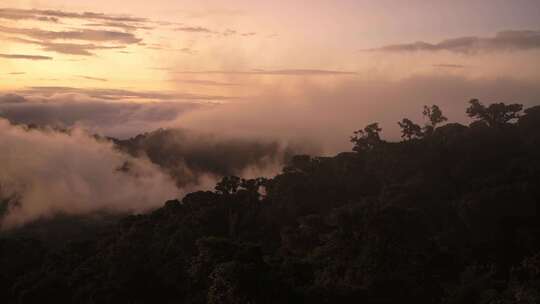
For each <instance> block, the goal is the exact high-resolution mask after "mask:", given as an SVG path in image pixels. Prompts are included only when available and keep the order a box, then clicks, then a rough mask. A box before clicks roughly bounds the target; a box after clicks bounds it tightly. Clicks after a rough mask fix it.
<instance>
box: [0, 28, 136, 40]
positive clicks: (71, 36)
mask: <svg viewBox="0 0 540 304" xmlns="http://www.w3.org/2000/svg"><path fill="white" fill-rule="evenodd" d="M0 32H2V33H5V34H13V35H22V36H26V37H30V38H34V39H38V40H60V39H61V40H82V41H93V42H114V43H120V44H133V43H138V42H141V39H139V38H137V37H135V36H134V35H133V34H132V33H126V32H119V31H109V30H92V29H82V30H70V31H46V30H41V29H37V28H14V27H7V26H0Z"/></svg>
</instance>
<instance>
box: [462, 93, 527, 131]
mask: <svg viewBox="0 0 540 304" xmlns="http://www.w3.org/2000/svg"><path fill="white" fill-rule="evenodd" d="M469 103H470V106H469V107H468V108H467V115H469V117H471V118H475V119H477V120H479V121H482V122H484V123H486V124H487V125H488V126H490V127H501V126H504V125H506V124H508V123H509V122H511V121H512V120H515V119H518V118H519V117H520V112H521V110H522V109H523V105H521V104H516V103H514V104H508V105H507V104H505V103H502V102H500V103H493V104H490V105H489V106H487V107H486V106H485V105H483V104H482V103H481V102H480V101H479V100H478V99H472V100H471V101H469Z"/></svg>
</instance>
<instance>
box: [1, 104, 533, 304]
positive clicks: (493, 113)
mask: <svg viewBox="0 0 540 304" xmlns="http://www.w3.org/2000/svg"><path fill="white" fill-rule="evenodd" d="M466 111H467V114H468V115H469V116H470V117H471V118H472V119H473V120H474V121H473V122H472V123H471V124H470V125H469V126H465V125H461V124H457V123H446V122H445V121H446V118H445V117H444V115H443V113H442V111H441V109H439V107H437V106H429V107H428V106H426V107H425V108H424V115H425V117H426V118H427V121H428V123H427V124H425V125H423V126H421V125H419V124H416V123H414V122H413V121H411V120H409V119H403V120H402V121H401V122H400V123H399V124H400V126H401V128H402V130H403V140H402V141H401V142H387V141H385V140H383V139H382V138H381V136H380V132H381V129H380V128H379V126H378V125H377V124H376V123H374V124H370V125H368V126H366V127H365V128H364V129H362V130H359V131H357V132H355V133H354V135H353V137H352V138H351V142H352V144H353V152H344V153H341V154H338V155H336V156H334V157H313V156H307V155H298V156H294V157H292V158H291V160H290V161H289V163H288V165H287V166H285V167H284V168H283V170H282V173H280V174H278V175H277V176H275V177H273V178H269V179H267V178H258V179H249V180H245V179H242V178H239V177H235V176H226V177H224V178H223V179H222V180H221V182H219V183H218V184H217V185H216V187H215V191H206V192H195V193H191V194H188V195H186V196H185V197H184V198H182V199H181V200H170V201H168V202H166V203H165V205H164V206H163V207H162V208H159V209H157V210H155V211H153V212H151V213H149V214H142V215H133V216H128V217H125V218H123V219H121V220H120V221H119V222H118V223H117V224H114V225H112V226H111V227H110V229H105V230H104V229H100V230H99V233H98V232H96V234H95V236H93V237H90V238H86V239H85V240H84V241H71V242H69V243H66V244H65V246H63V247H61V248H60V249H57V247H55V248H54V249H50V248H49V247H48V246H47V244H44V243H43V241H38V240H32V239H28V238H20V237H13V236H5V237H2V238H0V270H1V271H0V293H1V294H2V295H3V296H2V299H3V302H4V303H193V304H195V303H388V304H390V303H531V304H532V303H538V302H540V219H539V217H538V213H537V212H538V208H539V203H540V106H537V107H533V108H529V109H525V110H524V111H522V107H521V105H518V104H503V103H497V104H491V105H489V106H486V105H484V104H482V103H480V102H479V101H478V100H472V101H471V102H470V107H469V108H468V109H467V110H466ZM132 145H135V143H132ZM258 147H259V146H257V147H256V148H257V149H258ZM260 147H261V149H263V148H264V146H260ZM270 148H273V147H270ZM250 149H251V148H250ZM257 149H255V150H256V151H259V150H257ZM232 152H234V149H233V150H232ZM156 155H157V154H156ZM252 155H253V156H252V157H253V158H254V159H255V161H256V160H257V159H258V158H259V157H262V156H260V155H263V156H264V155H265V154H264V153H262V152H257V153H255V154H252ZM156 157H157V156H156ZM228 157H231V155H228ZM202 160H204V158H203V159H202ZM193 161H194V162H196V161H197V159H194V160H193ZM167 163H168V162H167V161H163V162H162V164H160V165H163V164H167ZM237 163H239V164H240V165H238V166H241V165H242V164H243V162H241V161H237ZM207 164H208V162H207V160H204V161H202V163H201V166H206V165H207ZM216 164H218V165H220V164H221V162H216ZM229 165H230V164H229ZM223 170H224V171H223V172H225V173H227V172H228V171H227V170H228V169H227V168H225V169H223Z"/></svg>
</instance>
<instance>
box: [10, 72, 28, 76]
mask: <svg viewBox="0 0 540 304" xmlns="http://www.w3.org/2000/svg"><path fill="white" fill-rule="evenodd" d="M8 74H9V75H24V74H26V73H25V72H11V73H8Z"/></svg>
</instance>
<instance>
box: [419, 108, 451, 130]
mask: <svg viewBox="0 0 540 304" xmlns="http://www.w3.org/2000/svg"><path fill="white" fill-rule="evenodd" d="M423 114H424V117H425V118H426V119H427V120H428V123H427V124H426V126H425V127H424V134H426V135H429V134H431V133H433V131H434V130H435V128H436V127H437V125H438V124H440V123H443V122H445V121H447V120H448V118H446V117H445V116H444V115H443V113H442V111H441V109H440V108H439V106H438V105H432V106H424V111H423Z"/></svg>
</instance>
